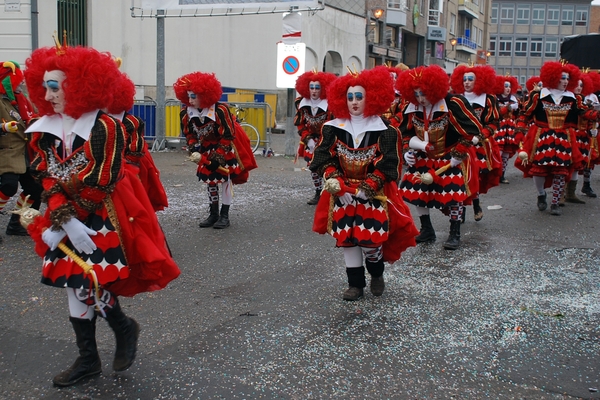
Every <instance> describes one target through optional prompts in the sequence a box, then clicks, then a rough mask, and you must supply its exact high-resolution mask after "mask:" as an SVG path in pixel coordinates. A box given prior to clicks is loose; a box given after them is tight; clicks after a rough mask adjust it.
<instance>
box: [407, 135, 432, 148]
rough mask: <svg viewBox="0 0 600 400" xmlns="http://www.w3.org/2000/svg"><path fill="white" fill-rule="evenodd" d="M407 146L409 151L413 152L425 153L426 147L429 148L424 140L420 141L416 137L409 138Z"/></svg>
mask: <svg viewBox="0 0 600 400" xmlns="http://www.w3.org/2000/svg"><path fill="white" fill-rule="evenodd" d="M428 136H429V135H427V134H425V137H428ZM408 146H409V147H410V148H411V149H415V150H421V151H427V147H428V146H429V142H427V141H425V140H421V139H419V138H418V137H416V136H413V137H411V138H410V141H409V142H408Z"/></svg>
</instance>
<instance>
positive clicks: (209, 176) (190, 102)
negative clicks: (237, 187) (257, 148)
mask: <svg viewBox="0 0 600 400" xmlns="http://www.w3.org/2000/svg"><path fill="white" fill-rule="evenodd" d="M173 88H174V89H175V95H176V96H177V98H178V99H179V101H181V102H182V103H183V104H184V105H185V112H184V111H183V110H182V112H181V114H180V115H181V128H182V131H183V133H184V135H185V137H186V141H187V148H188V152H189V153H190V155H192V156H193V157H196V158H194V161H195V162H197V163H198V168H197V170H196V176H198V179H199V180H201V181H202V182H204V183H206V186H207V189H208V200H209V204H210V212H209V215H208V217H207V218H206V219H205V220H204V221H201V222H200V228H210V227H211V226H212V227H213V228H215V229H225V228H227V227H228V226H229V225H230V222H229V208H230V206H231V203H232V201H233V184H242V183H245V182H246V181H247V180H248V172H249V171H250V170H252V169H254V168H256V166H257V165H256V160H255V158H254V154H253V153H252V149H251V148H250V140H249V139H248V136H246V134H245V132H244V129H243V128H242V127H241V126H240V124H239V123H238V122H237V121H236V119H235V117H234V116H233V115H232V114H231V111H229V107H228V105H227V104H225V103H221V102H219V99H220V98H221V94H222V93H223V89H222V87H221V82H219V80H218V79H217V78H216V76H215V75H214V74H212V73H205V72H192V73H189V74H186V75H184V76H182V77H180V78H179V79H177V82H175V84H174V85H173ZM194 153H197V154H194ZM219 184H221V192H222V196H223V201H222V202H223V204H222V206H221V211H220V213H219V186H218V185H219Z"/></svg>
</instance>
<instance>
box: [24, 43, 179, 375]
mask: <svg viewBox="0 0 600 400" xmlns="http://www.w3.org/2000/svg"><path fill="white" fill-rule="evenodd" d="M119 75H120V73H119V71H118V70H117V68H116V65H115V62H114V61H113V59H112V58H111V57H110V55H108V54H105V53H100V52H98V51H96V50H94V49H91V48H83V47H66V45H62V46H59V45H57V48H41V49H37V50H35V51H34V52H33V53H32V55H31V57H30V58H29V59H28V60H27V69H26V71H25V80H26V82H27V86H28V89H29V93H30V95H31V99H32V101H33V102H34V104H35V105H36V106H37V108H38V110H39V112H40V114H41V115H42V117H41V118H40V119H38V120H36V121H34V122H33V123H32V124H31V125H30V126H29V128H28V129H27V132H29V133H31V135H32V140H31V146H32V149H33V151H34V154H35V158H34V160H33V162H32V170H33V173H34V174H35V176H36V177H37V178H38V179H39V181H40V182H41V183H42V186H43V189H44V193H43V199H44V201H45V202H46V204H47V208H46V210H45V214H44V216H43V217H37V218H36V219H35V220H34V221H33V223H32V224H31V225H29V227H28V230H29V232H30V234H31V236H32V238H33V239H34V240H35V242H36V251H37V253H38V254H39V255H40V256H41V257H43V260H44V261H43V270H42V283H44V284H47V285H50V286H55V287H61V288H66V291H67V297H68V300H69V311H70V314H71V318H70V321H71V324H72V325H73V329H74V331H75V334H76V337H77V345H78V347H79V354H80V356H79V357H78V359H77V360H76V361H75V363H74V364H73V365H72V366H71V367H70V368H68V369H67V370H65V371H63V372H62V373H60V374H58V375H57V376H55V377H54V379H53V382H54V384H55V385H56V386H70V385H73V384H74V383H76V382H78V381H80V380H81V379H83V378H85V377H88V376H92V375H96V374H99V373H101V372H102V364H101V362H100V358H99V355H98V350H97V346H96V339H95V330H96V328H95V326H96V317H97V315H100V316H102V317H103V318H106V320H107V321H108V323H109V325H110V327H111V328H112V329H113V331H114V333H115V337H116V342H117V346H116V352H115V358H114V361H113V369H114V370H116V371H122V370H125V369H128V368H129V367H130V366H131V365H132V363H133V361H134V359H135V355H136V351H137V339H138V335H139V325H138V324H137V322H136V321H135V320H133V319H132V318H129V317H127V316H126V315H125V314H124V313H123V311H122V310H121V307H120V305H119V301H118V298H117V296H118V295H124V296H133V295H135V294H137V293H141V292H146V291H154V290H159V289H162V288H164V287H165V286H166V285H167V284H168V283H169V282H170V281H171V280H173V279H175V278H176V277H177V276H178V275H179V268H178V267H177V264H176V263H175V261H174V260H173V259H172V257H171V255H170V252H169V250H168V247H167V244H166V240H165V237H164V234H163V232H162V230H161V228H160V226H159V224H158V220H157V218H156V214H155V212H154V209H153V207H152V205H151V203H150V201H149V199H148V198H147V196H145V195H144V194H145V190H144V188H143V187H142V185H141V183H140V181H139V179H138V178H137V177H135V176H133V174H131V173H130V172H129V171H128V169H126V168H124V146H125V132H124V128H123V125H122V124H121V122H120V121H118V120H116V119H114V118H112V117H110V116H109V115H108V114H106V113H104V112H103V111H101V110H102V109H106V108H107V107H108V106H109V103H110V97H111V96H110V92H109V91H107V90H106V88H110V87H114V86H115V85H118V84H119V79H118V77H119ZM47 76H48V78H47ZM58 77H61V78H60V79H59V78H58ZM46 98H51V99H52V100H46ZM61 99H62V100H61ZM57 104H58V105H60V104H62V106H63V107H62V109H60V111H55V110H56V109H57ZM63 238H66V240H65V241H64V242H63V243H62V244H64V245H65V246H66V247H67V248H68V249H66V250H64V251H63V249H62V248H61V247H60V246H61V245H62V244H59V242H60V241H61V240H62V239H63ZM149 243H151V244H152V245H151V246H149V245H148V244H149ZM57 247H58V248H57ZM76 259H80V260H83V262H85V263H86V264H87V267H86V270H85V271H84V269H83V267H82V266H80V265H79V264H78V263H77V261H76ZM88 268H89V271H87V269H88ZM96 280H97V283H98V284H99V286H96V285H95V284H94V281H96Z"/></svg>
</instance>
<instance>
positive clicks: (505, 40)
mask: <svg viewBox="0 0 600 400" xmlns="http://www.w3.org/2000/svg"><path fill="white" fill-rule="evenodd" d="M498 55H499V56H508V57H510V56H512V38H509V37H500V40H499V42H498Z"/></svg>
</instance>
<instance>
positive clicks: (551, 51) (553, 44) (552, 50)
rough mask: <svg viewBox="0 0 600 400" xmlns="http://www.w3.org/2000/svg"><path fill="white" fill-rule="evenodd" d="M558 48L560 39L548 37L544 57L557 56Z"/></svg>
mask: <svg viewBox="0 0 600 400" xmlns="http://www.w3.org/2000/svg"><path fill="white" fill-rule="evenodd" d="M557 49H558V40H556V39H546V46H545V51H544V57H552V58H554V57H556V54H557Z"/></svg>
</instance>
